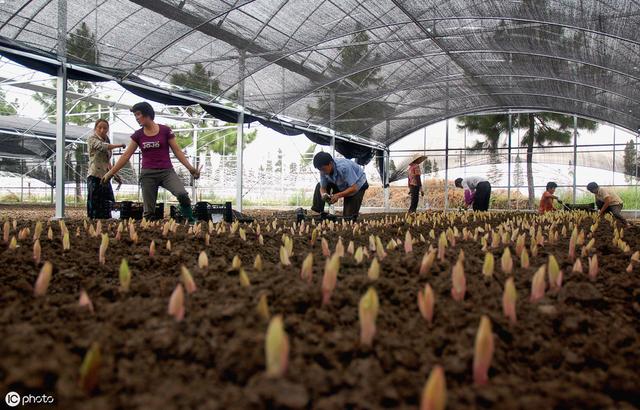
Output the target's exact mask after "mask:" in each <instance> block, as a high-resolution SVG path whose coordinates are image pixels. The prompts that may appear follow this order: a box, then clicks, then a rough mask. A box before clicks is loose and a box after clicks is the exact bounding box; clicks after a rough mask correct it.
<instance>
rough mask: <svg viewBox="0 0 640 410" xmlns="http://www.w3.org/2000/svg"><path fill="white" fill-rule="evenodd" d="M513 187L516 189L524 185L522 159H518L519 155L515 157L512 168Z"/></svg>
mask: <svg viewBox="0 0 640 410" xmlns="http://www.w3.org/2000/svg"><path fill="white" fill-rule="evenodd" d="M513 185H515V186H516V187H521V186H523V185H524V171H523V170H522V158H520V154H518V155H516V160H515V165H514V167H513Z"/></svg>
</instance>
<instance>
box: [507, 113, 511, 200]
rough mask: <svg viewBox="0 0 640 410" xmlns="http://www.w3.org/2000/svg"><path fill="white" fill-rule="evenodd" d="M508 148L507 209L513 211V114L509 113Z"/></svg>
mask: <svg viewBox="0 0 640 410" xmlns="http://www.w3.org/2000/svg"><path fill="white" fill-rule="evenodd" d="M507 147H508V148H507V209H511V113H509V142H508V143H507Z"/></svg>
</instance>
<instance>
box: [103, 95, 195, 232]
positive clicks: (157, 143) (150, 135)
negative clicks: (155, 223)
mask: <svg viewBox="0 0 640 410" xmlns="http://www.w3.org/2000/svg"><path fill="white" fill-rule="evenodd" d="M131 112H132V113H133V114H134V115H135V117H136V121H138V124H140V125H141V126H142V128H140V129H139V130H137V131H136V132H134V133H133V135H132V136H131V142H130V143H129V146H128V147H127V149H126V150H125V151H124V154H122V156H121V157H120V159H119V160H118V162H116V164H115V165H114V166H113V167H112V168H111V169H110V170H109V171H108V172H107V173H106V174H105V175H104V177H103V178H102V182H103V183H105V184H106V183H108V182H109V179H111V177H112V176H113V175H115V174H116V172H118V171H119V170H120V169H121V168H122V167H124V166H125V164H126V163H127V162H128V161H129V158H131V156H132V155H133V153H134V152H136V149H138V147H140V152H141V153H142V170H141V171H140V185H141V187H142V199H143V202H144V217H145V218H146V219H148V220H150V219H154V217H155V209H156V201H157V199H158V188H159V187H163V188H164V189H166V190H167V191H169V192H171V193H172V194H173V195H175V196H176V198H178V202H179V203H180V212H181V213H182V215H183V216H184V217H185V218H186V219H187V220H188V221H189V223H194V222H195V218H194V217H193V211H192V209H191V200H190V199H189V194H188V193H187V191H186V190H185V189H184V185H183V184H182V181H181V180H180V177H178V174H176V172H175V171H174V170H173V166H172V165H171V159H170V158H169V148H171V151H173V154H174V155H175V156H176V158H178V161H180V162H181V163H182V165H184V166H185V168H187V170H189V172H190V173H191V175H192V176H193V177H194V178H195V179H197V178H199V177H200V170H199V169H196V168H194V167H193V166H191V164H190V163H189V161H188V160H187V158H186V157H185V155H184V153H183V152H182V150H180V147H179V146H178V143H177V142H176V137H175V135H174V134H173V131H171V128H169V127H167V126H166V125H161V124H156V123H155V121H154V119H155V112H154V111H153V107H151V105H150V104H149V103H147V102H141V103H137V104H135V105H134V106H133V107H132V108H131Z"/></svg>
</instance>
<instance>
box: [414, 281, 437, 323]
mask: <svg viewBox="0 0 640 410" xmlns="http://www.w3.org/2000/svg"><path fill="white" fill-rule="evenodd" d="M435 303H436V300H435V296H434V295H433V289H431V286H430V285H429V284H428V283H427V284H426V285H425V287H424V291H423V290H420V291H418V309H420V314H421V315H422V317H423V318H424V320H426V321H427V322H428V323H429V324H431V323H433V307H434V305H435Z"/></svg>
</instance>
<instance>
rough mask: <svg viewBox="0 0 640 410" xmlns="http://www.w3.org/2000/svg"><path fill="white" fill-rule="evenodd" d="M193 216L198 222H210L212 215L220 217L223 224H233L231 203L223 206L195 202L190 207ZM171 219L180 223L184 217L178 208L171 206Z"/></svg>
mask: <svg viewBox="0 0 640 410" xmlns="http://www.w3.org/2000/svg"><path fill="white" fill-rule="evenodd" d="M192 209H193V216H194V217H195V218H196V219H197V220H198V221H210V220H212V219H214V218H213V215H221V217H220V220H223V221H225V222H233V210H232V208H231V202H225V203H224V204H211V203H209V202H197V203H196V204H195V205H193V206H192ZM170 215H171V218H172V219H174V220H175V221H178V222H182V221H183V220H184V216H183V215H182V212H180V207H179V206H175V205H171V208H170Z"/></svg>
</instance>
